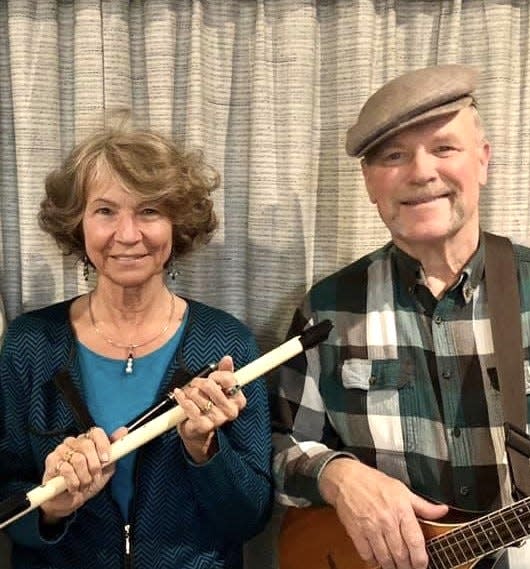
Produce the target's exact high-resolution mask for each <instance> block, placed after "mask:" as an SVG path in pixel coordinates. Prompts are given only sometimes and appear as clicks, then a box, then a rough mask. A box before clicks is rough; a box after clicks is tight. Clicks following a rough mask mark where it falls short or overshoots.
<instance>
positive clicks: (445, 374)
mask: <svg viewBox="0 0 530 569" xmlns="http://www.w3.org/2000/svg"><path fill="white" fill-rule="evenodd" d="M442 377H443V378H444V379H451V372H450V371H449V370H448V369H446V370H444V371H443V372H442Z"/></svg>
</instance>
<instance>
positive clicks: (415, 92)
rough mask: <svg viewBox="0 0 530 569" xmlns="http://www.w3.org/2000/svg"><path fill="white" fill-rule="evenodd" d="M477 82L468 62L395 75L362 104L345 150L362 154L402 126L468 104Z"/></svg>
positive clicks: (358, 154)
mask: <svg viewBox="0 0 530 569" xmlns="http://www.w3.org/2000/svg"><path fill="white" fill-rule="evenodd" d="M477 81H478V71H477V70H476V69H474V68H473V67H470V66H469V65H435V66H432V67H425V68H423V69H416V70H415V71H410V72H408V73H405V74H404V75H400V76H399V77H396V78H395V79H393V80H392V81H389V82H388V83H386V84H385V85H383V86H382V87H381V88H380V89H379V90H378V91H376V92H375V93H374V94H373V95H372V96H371V97H370V98H369V99H368V100H367V101H366V103H365V104H364V105H363V107H362V109H361V112H360V113H359V117H358V119H357V122H356V123H355V124H354V125H353V126H352V127H350V128H349V130H348V134H347V138H346V152H347V153H348V154H349V155H350V156H357V157H360V156H364V155H365V154H366V153H367V152H368V151H369V150H370V149H372V148H373V147H374V146H376V145H377V144H379V143H381V142H383V141H384V140H386V139H387V138H389V137H390V136H393V135H394V134H396V133H398V132H399V131H401V130H403V129H404V128H407V127H409V126H411V125H413V124H416V123H420V122H423V121H426V120H429V119H431V118H435V117H438V116H442V115H446V114H449V113H454V112H456V111H459V110H460V109H463V108H464V107H468V106H469V105H471V104H472V103H474V98H473V96H472V93H473V91H474V90H475V88H476V86H477Z"/></svg>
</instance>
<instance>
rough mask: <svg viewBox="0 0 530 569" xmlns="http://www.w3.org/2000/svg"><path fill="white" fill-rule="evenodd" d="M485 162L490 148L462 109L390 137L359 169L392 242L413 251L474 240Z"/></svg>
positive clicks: (484, 180) (471, 115)
mask: <svg viewBox="0 0 530 569" xmlns="http://www.w3.org/2000/svg"><path fill="white" fill-rule="evenodd" d="M489 157H490V148H489V144H488V143H487V142H486V141H485V140H483V139H482V135H481V132H480V131H479V129H478V128H477V125H476V122H475V117H474V116H473V111H472V110H471V109H470V108H466V109H463V110H461V111H459V112H458V113H454V114H451V115H448V116H444V117H440V118H436V119H433V120H431V121H428V122H425V123H421V124H419V125H413V126H411V127H410V128H407V129H405V130H403V131H402V132H400V133H398V134H396V135H395V136H393V137H392V138H389V139H388V140H387V141H385V142H383V143H382V144H381V145H380V146H379V147H378V148H376V149H375V150H374V151H373V153H371V154H370V155H369V157H368V159H366V160H363V163H362V169H363V175H364V180H365V183H366V188H367V190H368V194H369V196H370V200H371V201H372V203H374V204H376V205H377V208H378V210H379V215H380V216H381V219H382V220H383V222H384V223H385V224H386V226H387V227H388V228H389V230H390V233H391V234H392V238H393V240H394V242H395V243H396V244H397V245H398V246H400V247H401V248H403V249H404V250H406V251H411V250H414V249H415V247H417V246H418V245H421V244H428V243H431V244H434V243H435V242H438V243H439V242H441V241H447V240H449V239H451V238H453V237H455V236H458V238H459V239H460V237H461V238H462V239H464V240H466V239H473V238H474V237H476V235H478V227H479V221H478V201H479V191H480V186H482V185H484V184H485V183H486V180H487V169H488V162H489ZM459 242H460V241H459Z"/></svg>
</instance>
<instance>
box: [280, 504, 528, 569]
mask: <svg viewBox="0 0 530 569" xmlns="http://www.w3.org/2000/svg"><path fill="white" fill-rule="evenodd" d="M449 515H450V514H449ZM446 519H447V517H445V518H444V520H446ZM420 526H421V528H422V531H423V534H424V536H425V541H426V546H427V554H428V556H429V569H456V568H458V569H471V568H475V569H486V567H488V568H490V567H492V565H491V562H490V561H489V559H488V560H485V559H484V558H485V557H486V556H489V555H491V554H492V553H495V552H500V551H502V550H504V549H505V548H506V547H508V546H510V545H514V544H518V543H519V542H520V541H522V540H524V539H526V538H527V537H529V536H530V498H524V499H523V500H520V501H518V502H515V503H514V504H511V505H509V506H506V507H504V508H502V509H500V510H497V511H495V512H493V513H490V514H487V515H484V516H481V517H479V518H476V519H474V520H472V521H469V522H465V523H451V522H449V523H439V522H426V521H420ZM279 557H280V569H376V568H377V567H379V566H378V565H373V564H372V565H371V564H367V563H366V562H365V561H363V560H362V559H361V557H360V556H359V554H358V553H357V551H356V550H355V547H354V545H353V542H352V541H351V539H350V537H349V536H348V534H347V533H346V530H345V529H344V526H343V525H342V523H341V522H340V521H339V519H338V517H337V515H336V513H335V510H334V509H333V508H331V507H309V508H288V509H287V511H286V513H285V515H284V518H283V522H282V527H281V531H280V538H279ZM525 565H526V563H525ZM528 566H529V567H530V557H529V562H528Z"/></svg>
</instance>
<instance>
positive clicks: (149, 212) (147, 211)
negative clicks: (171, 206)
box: [142, 207, 159, 216]
mask: <svg viewBox="0 0 530 569" xmlns="http://www.w3.org/2000/svg"><path fill="white" fill-rule="evenodd" d="M158 213H159V212H158V210H156V209H155V208H152V207H144V208H143V209H142V215H147V216H152V215H158Z"/></svg>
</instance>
